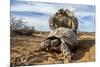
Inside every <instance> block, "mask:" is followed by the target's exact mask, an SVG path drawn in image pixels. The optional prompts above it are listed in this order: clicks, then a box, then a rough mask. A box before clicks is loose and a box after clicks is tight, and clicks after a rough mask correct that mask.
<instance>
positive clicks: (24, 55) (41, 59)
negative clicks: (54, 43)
mask: <svg viewBox="0 0 100 67" xmlns="http://www.w3.org/2000/svg"><path fill="white" fill-rule="evenodd" d="M47 35H48V33H46V32H43V33H37V34H33V35H31V36H14V37H13V36H12V37H11V65H37V64H57V63H67V62H65V59H64V58H63V55H62V54H57V53H55V52H43V51H36V50H37V49H38V48H39V46H40V43H41V42H42V41H43V40H44V39H45V38H46V36H47ZM78 42H79V43H78V44H79V47H78V48H77V50H75V51H74V55H73V56H72V61H73V62H72V63H77V62H93V61H95V33H78Z"/></svg>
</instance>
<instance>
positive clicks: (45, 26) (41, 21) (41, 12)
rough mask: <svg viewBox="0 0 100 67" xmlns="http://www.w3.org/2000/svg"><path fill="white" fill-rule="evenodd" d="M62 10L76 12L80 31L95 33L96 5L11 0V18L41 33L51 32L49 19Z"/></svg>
mask: <svg viewBox="0 0 100 67" xmlns="http://www.w3.org/2000/svg"><path fill="white" fill-rule="evenodd" d="M61 8H63V9H69V10H71V11H74V14H75V16H76V17H77V19H78V23H79V28H78V31H83V32H95V5H81V4H68V3H47V2H34V1H24V0H21V1H18V0H11V16H15V17H17V18H21V19H23V21H27V22H28V23H27V25H28V26H34V27H35V29H36V30H40V31H50V28H49V21H48V20H49V17H51V16H53V15H54V14H55V12H56V11H57V10H58V9H61Z"/></svg>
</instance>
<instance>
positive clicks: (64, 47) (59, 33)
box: [40, 27, 78, 61]
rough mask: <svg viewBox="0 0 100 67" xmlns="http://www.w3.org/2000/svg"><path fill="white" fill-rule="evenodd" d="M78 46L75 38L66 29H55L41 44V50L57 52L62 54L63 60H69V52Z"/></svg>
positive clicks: (70, 30)
mask: <svg viewBox="0 0 100 67" xmlns="http://www.w3.org/2000/svg"><path fill="white" fill-rule="evenodd" d="M77 46H78V41H77V36H76V34H75V33H74V32H73V31H72V29H68V28H63V27H60V28H57V29H55V30H53V31H52V32H51V33H50V34H49V35H48V36H47V39H45V40H44V41H43V42H42V43H41V47H40V49H41V50H47V51H52V50H53V51H58V52H60V53H63V54H64V56H65V58H67V59H68V60H69V61H70V60H71V55H72V54H71V53H72V52H71V51H72V50H74V49H75V48H76V47H77Z"/></svg>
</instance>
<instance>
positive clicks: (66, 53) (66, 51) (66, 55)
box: [61, 41, 71, 63]
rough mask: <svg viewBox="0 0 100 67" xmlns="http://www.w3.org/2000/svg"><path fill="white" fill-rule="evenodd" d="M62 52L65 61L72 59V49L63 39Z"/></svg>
mask: <svg viewBox="0 0 100 67" xmlns="http://www.w3.org/2000/svg"><path fill="white" fill-rule="evenodd" d="M61 52H62V53H63V55H64V58H65V62H64V63H68V62H70V61H71V51H70V49H69V47H68V46H67V44H65V42H64V41H62V44H61Z"/></svg>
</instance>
